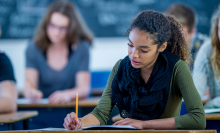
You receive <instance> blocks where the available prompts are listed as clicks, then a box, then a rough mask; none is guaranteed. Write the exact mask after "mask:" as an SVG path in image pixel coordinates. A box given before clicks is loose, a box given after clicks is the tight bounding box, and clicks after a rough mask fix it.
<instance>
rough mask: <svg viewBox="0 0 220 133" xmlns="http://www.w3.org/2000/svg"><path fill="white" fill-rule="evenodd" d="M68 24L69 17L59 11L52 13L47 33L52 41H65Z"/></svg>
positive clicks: (55, 42)
mask: <svg viewBox="0 0 220 133" xmlns="http://www.w3.org/2000/svg"><path fill="white" fill-rule="evenodd" d="M68 25H69V18H68V17H66V16H64V15H63V14H61V13H58V12H54V13H52V15H51V17H50V22H49V24H48V25H47V35H48V37H49V39H50V41H51V42H52V43H54V44H57V43H63V42H65V39H66V35H67V30H68Z"/></svg>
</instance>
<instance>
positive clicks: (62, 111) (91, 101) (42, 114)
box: [15, 97, 116, 130]
mask: <svg viewBox="0 0 220 133" xmlns="http://www.w3.org/2000/svg"><path fill="white" fill-rule="evenodd" d="M99 100H100V97H91V98H88V99H83V100H81V99H79V117H82V116H84V115H86V114H88V113H90V112H91V111H92V110H93V109H94V107H95V106H97V105H98V103H99ZM17 104H18V110H19V111H31V110H37V111H38V112H39V115H38V116H37V117H34V118H33V119H32V121H31V122H29V129H40V128H47V127H57V128H62V127H63V120H64V118H65V117H66V115H67V114H68V113H70V112H75V106H76V102H75V101H73V102H70V103H66V104H51V103H48V100H47V99H43V100H41V102H38V103H29V102H25V101H24V102H22V101H20V102H19V100H18V102H17ZM115 115H116V114H115ZM55 116H56V120H53V119H54V117H55ZM51 119H52V120H53V121H50V120H51ZM15 127H16V130H22V129H20V127H19V126H18V124H15Z"/></svg>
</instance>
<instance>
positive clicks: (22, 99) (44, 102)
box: [17, 98, 49, 104]
mask: <svg viewBox="0 0 220 133" xmlns="http://www.w3.org/2000/svg"><path fill="white" fill-rule="evenodd" d="M35 103H36V104H49V101H48V99H47V98H43V99H40V100H37V101H34V102H32V101H30V100H29V99H26V98H19V99H18V100H17V104H35Z"/></svg>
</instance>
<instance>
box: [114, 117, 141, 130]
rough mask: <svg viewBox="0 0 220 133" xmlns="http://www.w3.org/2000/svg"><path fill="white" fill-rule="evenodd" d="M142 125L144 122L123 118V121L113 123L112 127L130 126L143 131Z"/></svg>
mask: <svg viewBox="0 0 220 133" xmlns="http://www.w3.org/2000/svg"><path fill="white" fill-rule="evenodd" d="M143 124H144V121H140V120H135V119H130V118H125V119H123V120H120V121H117V122H115V123H114V124H113V125H130V126H132V127H135V128H137V129H143V128H144V126H143Z"/></svg>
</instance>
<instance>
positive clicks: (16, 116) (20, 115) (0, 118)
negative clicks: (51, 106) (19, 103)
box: [0, 111, 38, 130]
mask: <svg viewBox="0 0 220 133" xmlns="http://www.w3.org/2000/svg"><path fill="white" fill-rule="evenodd" d="M37 115H38V112H37V111H19V112H15V113H6V114H0V123H8V124H9V127H8V129H9V130H13V128H14V123H15V122H18V121H23V126H24V130H27V129H28V121H27V119H29V118H32V117H34V116H37Z"/></svg>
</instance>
